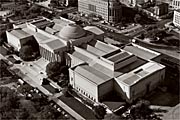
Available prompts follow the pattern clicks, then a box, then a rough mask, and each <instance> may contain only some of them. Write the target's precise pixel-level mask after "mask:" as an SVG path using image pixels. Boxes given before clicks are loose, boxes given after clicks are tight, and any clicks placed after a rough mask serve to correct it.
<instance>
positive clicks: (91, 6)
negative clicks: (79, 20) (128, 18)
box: [78, 0, 122, 23]
mask: <svg viewBox="0 0 180 120" xmlns="http://www.w3.org/2000/svg"><path fill="white" fill-rule="evenodd" d="M78 11H79V12H82V13H85V14H91V13H93V14H96V15H99V16H101V17H102V18H103V19H104V20H106V21H107V22H110V23H117V22H119V21H120V19H121V16H122V9H121V3H120V2H119V0H78Z"/></svg>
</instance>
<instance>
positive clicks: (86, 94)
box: [76, 87, 96, 101]
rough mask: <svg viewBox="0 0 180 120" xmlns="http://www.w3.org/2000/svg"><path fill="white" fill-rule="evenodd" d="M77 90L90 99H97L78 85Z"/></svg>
mask: <svg viewBox="0 0 180 120" xmlns="http://www.w3.org/2000/svg"><path fill="white" fill-rule="evenodd" d="M76 90H78V91H79V92H80V93H81V94H83V95H85V96H86V97H88V98H89V99H91V100H93V101H96V100H95V98H93V97H91V96H90V95H89V94H88V93H86V92H85V91H83V90H81V89H80V88H78V87H76Z"/></svg>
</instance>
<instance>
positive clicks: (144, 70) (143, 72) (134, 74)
mask: <svg viewBox="0 0 180 120" xmlns="http://www.w3.org/2000/svg"><path fill="white" fill-rule="evenodd" d="M163 68H165V66H163V65H161V64H159V63H156V62H153V61H150V62H148V63H146V64H144V65H142V66H140V67H138V68H136V69H134V70H133V71H131V72H129V73H127V74H123V75H121V76H119V77H118V78H117V79H116V81H117V82H123V83H125V84H126V85H128V86H132V85H134V84H136V83H137V82H139V81H140V80H142V79H143V78H144V77H146V76H147V75H150V74H152V73H154V72H156V71H158V70H160V69H163Z"/></svg>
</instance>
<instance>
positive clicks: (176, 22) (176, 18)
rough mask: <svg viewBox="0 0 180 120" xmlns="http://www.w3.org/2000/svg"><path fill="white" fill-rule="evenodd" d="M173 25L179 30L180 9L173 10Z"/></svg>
mask: <svg viewBox="0 0 180 120" xmlns="http://www.w3.org/2000/svg"><path fill="white" fill-rule="evenodd" d="M173 24H174V26H176V27H178V28H179V29H180V9H179V10H174V16H173Z"/></svg>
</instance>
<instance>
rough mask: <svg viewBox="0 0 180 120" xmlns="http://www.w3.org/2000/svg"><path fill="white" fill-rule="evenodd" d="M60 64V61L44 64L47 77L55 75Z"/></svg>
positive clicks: (58, 72)
mask: <svg viewBox="0 0 180 120" xmlns="http://www.w3.org/2000/svg"><path fill="white" fill-rule="evenodd" d="M61 66H62V64H61V63H60V62H50V63H48V64H47V66H46V73H47V76H48V77H49V78H52V77H53V76H56V75H58V74H60V73H61V71H60V70H61Z"/></svg>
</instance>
